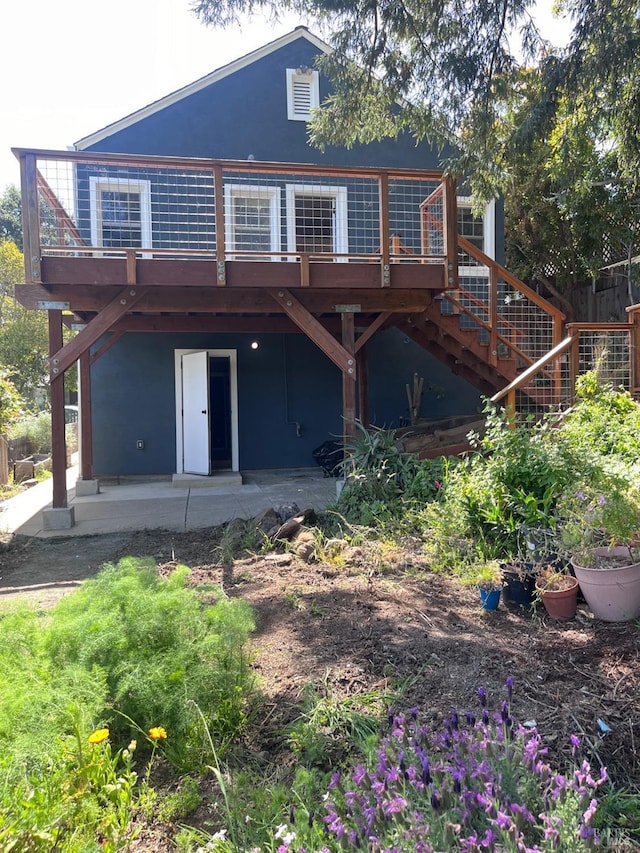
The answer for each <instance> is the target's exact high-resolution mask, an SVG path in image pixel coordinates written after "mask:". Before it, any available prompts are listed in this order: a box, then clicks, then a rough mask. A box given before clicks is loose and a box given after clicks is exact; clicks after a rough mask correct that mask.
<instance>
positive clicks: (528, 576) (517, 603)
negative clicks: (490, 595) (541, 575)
mask: <svg viewBox="0 0 640 853" xmlns="http://www.w3.org/2000/svg"><path fill="white" fill-rule="evenodd" d="M502 581H503V584H504V586H503V587H502V600H503V601H504V603H505V604H507V605H509V606H512V607H531V605H532V604H533V596H534V593H535V586H536V574H535V572H534V571H533V567H532V566H531V565H528V564H524V565H513V564H506V565H504V566H503V567H502Z"/></svg>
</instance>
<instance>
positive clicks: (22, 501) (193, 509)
mask: <svg viewBox="0 0 640 853" xmlns="http://www.w3.org/2000/svg"><path fill="white" fill-rule="evenodd" d="M77 477H78V470H77V468H69V470H68V471H67V490H68V491H67V494H68V501H67V502H68V506H69V508H70V509H71V510H72V514H73V516H74V518H75V524H74V526H73V527H71V528H70V529H64V530H50V529H45V524H44V522H43V511H44V510H47V509H49V510H50V509H51V500H52V482H51V480H47V481H44V482H43V483H39V484H38V485H37V486H34V487H33V488H32V489H29V490H28V491H26V492H23V493H21V494H20V495H18V496H16V497H15V498H11V499H9V500H6V501H3V502H2V503H0V530H2V531H6V532H9V533H18V534H21V535H25V536H35V537H39V538H52V537H57V536H65V537H69V536H73V537H75V536H92V535H97V534H102V533H117V532H120V531H133V530H153V529H165V530H175V531H178V532H180V531H187V530H198V529H202V528H205V527H215V526H217V525H220V524H223V523H225V522H228V521H231V520H232V519H234V518H252V517H254V516H256V515H258V514H259V513H260V512H262V510H264V509H268V508H269V507H278V506H281V505H283V504H292V503H295V504H297V505H298V507H299V508H300V509H306V508H307V507H313V508H314V509H316V510H322V509H325V508H326V507H327V506H328V505H329V504H330V503H332V502H333V501H335V497H336V486H335V480H334V479H332V478H325V477H323V475H322V471H321V470H320V469H319V468H309V469H306V468H301V469H292V470H278V471H248V472H243V475H242V479H243V485H234V484H229V485H225V486H216V487H202V486H201V485H199V486H197V487H194V488H185V487H181V488H176V487H175V486H174V484H173V483H172V478H171V476H166V477H149V478H144V479H142V478H131V479H127V478H123V477H120V478H108V479H105V480H101V481H100V491H99V492H98V493H97V494H89V495H77V494H76V490H75V484H76V481H77ZM69 514H71V513H69Z"/></svg>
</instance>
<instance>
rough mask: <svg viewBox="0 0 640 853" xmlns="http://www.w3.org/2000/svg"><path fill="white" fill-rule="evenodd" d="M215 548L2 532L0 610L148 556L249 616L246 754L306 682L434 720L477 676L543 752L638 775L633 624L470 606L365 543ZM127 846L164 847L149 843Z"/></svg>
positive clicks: (452, 587) (409, 559)
mask: <svg viewBox="0 0 640 853" xmlns="http://www.w3.org/2000/svg"><path fill="white" fill-rule="evenodd" d="M219 543H220V530H214V529H210V530H201V531H197V532H192V533H186V534H176V533H170V532H167V531H146V532H142V533H136V534H133V535H131V534H128V533H127V534H114V535H108V536H97V537H87V538H68V539H56V540H48V541H47V540H44V541H43V540H27V539H14V540H13V541H8V542H5V543H4V545H3V544H0V587H1V589H0V604H1V603H2V602H6V601H10V600H13V599H16V598H20V599H29V600H31V601H32V602H33V603H35V604H36V605H37V606H40V607H46V606H50V605H51V604H52V603H53V602H54V601H55V600H57V598H58V597H59V596H60V595H62V594H65V593H66V592H68V591H69V590H72V589H73V588H74V587H75V586H76V585H77V584H78V583H79V582H81V580H82V579H83V578H85V577H88V576H90V575H91V574H93V573H95V572H96V571H97V570H98V568H99V567H100V566H101V565H102V564H103V563H104V562H106V561H113V560H117V559H119V558H120V557H122V556H126V555H136V556H147V555H150V556H153V557H154V558H155V559H156V560H157V562H158V564H159V565H161V566H162V570H163V571H169V570H170V569H171V567H172V564H173V563H175V562H180V563H185V564H186V565H188V566H190V567H191V568H192V577H193V581H194V583H203V582H209V583H215V584H221V585H222V586H223V588H224V589H225V591H226V592H227V594H228V595H230V596H240V597H242V598H243V599H245V600H246V601H247V602H249V603H250V604H251V605H252V607H253V608H254V610H255V614H256V623H257V629H256V632H255V635H254V637H253V641H252V644H253V653H254V656H255V662H254V666H255V669H256V671H257V673H258V674H259V676H260V677H261V680H262V686H263V690H264V692H265V694H266V703H265V705H264V708H263V710H262V711H261V713H262V714H264V719H263V721H262V724H261V725H260V727H259V731H260V732H261V735H260V737H261V742H260V743H256V744H255V748H256V749H257V750H262V751H265V752H269V751H270V750H275V749H278V748H281V741H282V739H281V736H280V737H279V736H278V735H277V733H278V732H281V731H282V725H283V723H286V722H288V721H290V720H292V719H294V718H295V717H296V716H297V715H298V714H299V709H300V699H301V694H302V691H303V689H304V688H305V685H309V684H310V683H313V684H315V685H316V686H318V687H319V688H320V689H322V690H326V691H328V692H330V694H331V695H332V696H334V697H346V696H353V695H355V694H358V693H362V692H364V691H367V690H370V689H372V688H375V689H377V690H382V689H384V688H385V687H388V688H389V689H391V688H392V687H397V686H398V685H402V687H403V690H404V698H403V702H405V703H406V706H407V707H411V706H413V705H416V706H418V707H420V708H421V709H423V710H424V711H426V712H427V713H428V714H429V715H430V716H431V717H433V718H434V719H438V718H442V717H443V716H445V715H447V714H449V713H450V711H451V708H452V706H456V707H457V708H459V709H460V710H461V711H466V710H477V698H476V696H477V694H476V691H477V688H478V686H479V685H483V686H484V687H485V688H486V690H487V693H488V695H489V697H490V702H492V705H493V707H494V708H495V707H498V706H499V702H500V701H501V700H502V698H503V697H504V683H505V680H506V678H507V676H512V677H513V679H514V685H515V687H514V702H513V710H514V716H515V718H516V720H517V721H519V722H524V721H529V720H535V721H536V723H537V725H538V728H539V729H540V731H541V733H542V735H543V737H544V739H545V741H546V743H547V745H548V746H549V747H550V748H551V752H552V756H555V758H559V757H560V755H569V747H568V745H567V742H568V736H569V734H570V733H572V732H574V733H576V734H578V735H579V736H580V737H581V738H582V739H583V742H584V744H585V746H586V748H587V751H588V753H589V755H590V757H591V760H592V762H593V764H594V765H595V766H596V767H598V765H599V764H600V763H602V764H604V765H606V766H608V768H609V772H610V774H611V775H612V776H613V777H614V779H616V781H618V782H619V784H621V785H623V784H625V782H628V781H634V782H636V783H637V782H638V781H640V770H639V768H640V763H639V760H638V759H639V757H640V756H639V750H640V625H639V623H637V622H631V623H625V624H613V623H605V622H601V621H598V620H595V619H594V618H593V616H592V615H591V613H590V611H589V610H588V608H587V607H586V605H585V604H580V605H579V609H578V614H577V616H576V618H575V619H574V620H572V621H571V622H568V623H565V624H558V623H554V622H552V621H550V620H549V619H548V618H547V617H546V616H545V615H544V614H543V613H540V612H539V611H536V612H535V613H533V614H532V613H530V612H529V611H528V610H526V611H525V610H518V609H516V610H512V609H508V608H506V607H505V606H504V605H503V604H501V605H500V608H499V609H498V610H497V611H495V612H487V611H483V610H482V608H481V606H480V603H479V597H478V592H477V590H474V589H472V588H468V587H462V586H460V585H459V584H458V583H457V582H455V581H453V580H451V579H448V578H446V577H443V576H442V575H439V574H435V573H433V572H429V571H428V567H426V566H425V565H424V561H423V558H421V557H420V555H419V554H415V553H414V554H410V553H407V552H401V553H396V554H393V553H389V554H386V555H385V556H384V559H383V560H382V562H381V560H380V554H379V553H378V554H374V555H372V553H371V551H370V549H369V547H368V546H365V547H361V548H352V549H350V551H348V552H347V554H346V563H347V564H346V566H342V567H339V568H337V567H335V566H332V565H329V564H324V563H317V562H316V563H314V562H311V563H306V562H303V561H302V560H301V559H299V558H298V557H296V556H294V555H293V554H291V553H271V554H267V555H260V556H246V557H244V558H240V559H237V560H235V561H233V563H231V562H228V563H227V564H226V565H220V564H219V558H220V553H221V552H220V548H219ZM603 727H606V731H605V730H603ZM278 738H279V739H278ZM279 744H280V745H279ZM135 849H136V850H145V849H148V850H156V851H161V850H163V849H164V848H163V846H162V844H161V842H160V839H159V838H157V839H156V840H155V842H153V843H152V844H151V846H148V847H144V846H141V847H136V848H135Z"/></svg>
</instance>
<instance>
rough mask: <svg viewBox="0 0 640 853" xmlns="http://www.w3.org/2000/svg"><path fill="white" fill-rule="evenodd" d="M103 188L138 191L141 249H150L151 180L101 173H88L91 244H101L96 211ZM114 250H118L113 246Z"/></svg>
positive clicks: (146, 256) (147, 255) (146, 255)
mask: <svg viewBox="0 0 640 853" xmlns="http://www.w3.org/2000/svg"><path fill="white" fill-rule="evenodd" d="M104 190H107V192H109V191H117V190H123V191H126V192H132V193H138V194H139V196H140V239H141V242H142V246H141V248H142V249H150V248H151V246H152V236H151V235H152V232H151V181H145V180H133V179H131V178H118V177H104V176H102V175H90V177H89V207H90V212H91V245H92V246H102V245H103V243H102V232H101V229H100V228H99V223H98V211H99V210H100V193H101V192H103V191H104ZM105 248H108V247H105ZM114 251H116V252H117V251H118V249H117V248H114ZM142 257H143V258H150V257H151V255H150V254H146V253H145V254H143V255H142Z"/></svg>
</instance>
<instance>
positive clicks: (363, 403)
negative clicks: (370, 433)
mask: <svg viewBox="0 0 640 853" xmlns="http://www.w3.org/2000/svg"><path fill="white" fill-rule="evenodd" d="M356 359H357V360H356V363H357V366H358V417H359V419H360V423H361V424H362V426H363V427H364V428H365V429H369V417H370V415H369V356H368V352H367V347H366V345H365V346H363V347H362V348H361V349H359V350H358V352H357V356H356Z"/></svg>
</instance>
